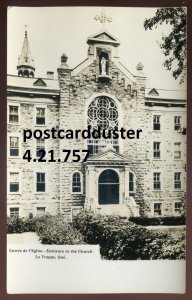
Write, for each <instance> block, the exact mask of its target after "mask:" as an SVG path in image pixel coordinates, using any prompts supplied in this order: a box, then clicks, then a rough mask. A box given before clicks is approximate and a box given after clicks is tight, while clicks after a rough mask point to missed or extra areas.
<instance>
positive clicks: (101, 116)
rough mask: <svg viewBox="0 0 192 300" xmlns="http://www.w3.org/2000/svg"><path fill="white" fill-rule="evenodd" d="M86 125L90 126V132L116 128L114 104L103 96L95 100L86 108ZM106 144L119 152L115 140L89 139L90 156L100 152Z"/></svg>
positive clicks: (116, 111)
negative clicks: (109, 144)
mask: <svg viewBox="0 0 192 300" xmlns="http://www.w3.org/2000/svg"><path fill="white" fill-rule="evenodd" d="M87 125H89V126H91V130H94V129H98V128H99V127H100V129H101V131H103V130H105V131H106V132H108V131H109V130H113V129H115V128H118V110H117V106H116V104H115V102H114V101H113V100H112V99H111V98H109V97H105V96H101V97H97V98H95V99H94V100H93V101H92V102H91V104H90V105H89V107H88V120H87ZM108 143H111V144H112V145H113V147H114V148H115V149H116V151H119V146H118V140H117V139H114V140H113V139H112V138H111V139H104V138H102V139H90V140H88V149H89V150H90V154H95V153H99V152H102V151H103V150H105V148H106V145H107V144H108Z"/></svg>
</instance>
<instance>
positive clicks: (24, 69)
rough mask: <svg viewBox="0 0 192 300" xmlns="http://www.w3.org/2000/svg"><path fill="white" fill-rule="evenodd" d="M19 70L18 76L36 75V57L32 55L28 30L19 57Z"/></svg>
mask: <svg viewBox="0 0 192 300" xmlns="http://www.w3.org/2000/svg"><path fill="white" fill-rule="evenodd" d="M17 70H18V76H24V77H34V72H35V66H34V59H33V57H32V56H31V51H30V47H29V41H28V37H27V31H25V37H24V42H23V48H22V51H21V55H20V56H19V59H18V64H17Z"/></svg>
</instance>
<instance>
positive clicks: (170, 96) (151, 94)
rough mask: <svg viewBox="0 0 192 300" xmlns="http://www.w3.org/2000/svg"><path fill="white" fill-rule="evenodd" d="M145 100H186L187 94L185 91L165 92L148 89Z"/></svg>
mask: <svg viewBox="0 0 192 300" xmlns="http://www.w3.org/2000/svg"><path fill="white" fill-rule="evenodd" d="M145 98H148V99H165V100H186V98H187V93H186V91H184V90H164V89H155V88H146V90H145Z"/></svg>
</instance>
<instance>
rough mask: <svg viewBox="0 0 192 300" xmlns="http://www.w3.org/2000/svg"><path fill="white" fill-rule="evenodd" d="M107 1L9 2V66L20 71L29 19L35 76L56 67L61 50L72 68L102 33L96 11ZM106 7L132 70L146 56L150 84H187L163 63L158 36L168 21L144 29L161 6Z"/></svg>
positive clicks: (121, 53) (122, 57)
mask: <svg viewBox="0 0 192 300" xmlns="http://www.w3.org/2000/svg"><path fill="white" fill-rule="evenodd" d="M102 9H103V7H9V8H8V36H7V42H8V44H7V59H8V61H7V69H8V70H7V71H8V74H15V75H16V74H17V69H16V66H17V62H18V56H19V55H20V54H21V49H22V45H23V40H24V32H25V30H26V27H25V25H27V31H28V38H29V44H30V49H31V53H32V55H33V57H34V61H35V67H36V71H35V77H46V73H47V71H54V72H55V78H57V68H58V67H59V66H60V57H61V55H62V54H63V53H66V54H67V56H68V65H69V67H71V68H74V67H75V66H76V65H78V64H79V63H81V62H82V61H83V60H84V59H86V57H87V50H88V45H87V43H86V41H87V38H88V37H89V36H90V35H93V34H96V33H98V32H99V31H100V30H101V29H102V24H101V23H100V22H99V21H96V20H95V19H94V17H95V16H96V15H100V14H101V11H102ZM104 9H105V13H106V15H107V16H109V17H111V18H112V22H110V23H107V24H106V25H105V28H106V29H107V31H108V32H110V33H111V34H112V35H114V36H115V37H116V38H117V39H118V40H120V42H121V44H120V46H119V52H118V53H119V57H120V62H121V63H122V64H123V65H124V66H125V67H126V68H127V69H128V70H130V72H132V73H133V74H135V73H136V65H137V64H138V63H139V62H142V64H143V65H144V69H143V71H144V73H145V75H146V76H147V86H148V87H151V88H153V87H154V88H161V89H170V90H185V89H186V87H185V84H183V85H180V84H179V80H175V79H174V78H173V77H172V75H171V72H170V71H167V70H166V69H165V68H164V67H163V65H162V64H163V61H164V60H165V56H164V54H163V53H162V50H161V48H160V47H159V45H158V42H161V38H162V35H163V34H164V35H166V34H168V33H169V32H170V31H171V27H170V25H161V26H159V27H158V28H157V29H153V30H147V31H145V29H144V26H143V24H144V21H145V19H146V18H149V17H152V16H153V15H154V14H155V11H156V9H157V8H129V7H123V8H122V7H106V8H104Z"/></svg>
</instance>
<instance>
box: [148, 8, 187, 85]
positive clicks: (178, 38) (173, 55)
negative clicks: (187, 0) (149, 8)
mask: <svg viewBox="0 0 192 300" xmlns="http://www.w3.org/2000/svg"><path fill="white" fill-rule="evenodd" d="M163 23H165V24H170V25H171V27H172V30H171V33H170V34H169V35H167V36H165V35H163V37H162V43H159V45H160V47H161V49H162V50H163V53H164V55H165V56H166V57H167V59H166V60H165V61H164V63H163V65H164V66H165V68H166V69H167V70H172V75H173V77H174V78H175V79H177V78H178V77H179V76H180V78H181V79H180V83H182V82H184V79H185V76H186V60H187V49H186V48H187V45H186V8H184V7H174V8H159V9H157V11H156V13H155V16H154V17H152V18H149V19H146V20H145V22H144V28H145V30H147V29H150V30H152V29H153V28H154V27H155V28H157V26H158V25H162V24H163Z"/></svg>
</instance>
